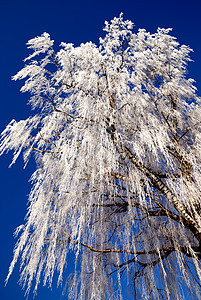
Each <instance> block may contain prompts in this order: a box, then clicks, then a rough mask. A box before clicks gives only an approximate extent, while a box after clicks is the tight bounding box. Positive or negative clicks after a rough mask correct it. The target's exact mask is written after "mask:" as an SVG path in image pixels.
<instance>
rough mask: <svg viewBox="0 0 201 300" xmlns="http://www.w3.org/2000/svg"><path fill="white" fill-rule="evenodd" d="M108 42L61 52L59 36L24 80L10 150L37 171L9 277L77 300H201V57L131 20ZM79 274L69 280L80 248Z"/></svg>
mask: <svg viewBox="0 0 201 300" xmlns="http://www.w3.org/2000/svg"><path fill="white" fill-rule="evenodd" d="M104 31H105V36H104V37H103V38H100V42H99V45H95V44H94V43H92V42H88V43H85V44H81V45H80V46H78V47H75V46H74V45H73V44H71V43H61V45H60V46H61V48H60V50H59V51H58V52H55V50H54V45H53V44H54V41H53V40H51V39H50V36H49V34H48V33H43V34H42V35H41V36H39V37H36V38H33V39H31V40H29V41H28V43H27V46H28V48H29V49H30V50H31V51H32V52H31V54H30V55H29V57H27V58H26V59H25V67H24V68H23V69H22V70H21V71H19V72H18V73H17V74H16V75H15V76H14V77H13V79H14V80H18V79H24V85H23V86H22V88H21V91H22V92H28V93H29V95H30V99H29V104H30V105H31V107H32V114H31V116H30V117H29V118H27V119H26V120H21V121H15V120H12V121H11V122H10V124H9V125H8V126H7V127H6V129H5V130H4V131H3V132H2V135H1V144H0V153H1V154H3V153H4V152H6V151H8V150H13V152H14V155H13V160H12V162H11V165H12V164H14V163H15V161H16V159H17V158H18V156H19V155H20V153H21V152H23V157H24V163H25V165H26V164H27V163H28V161H29V158H30V156H34V158H35V161H36V169H35V172H34V173H33V175H32V177H31V181H32V190H31V191H30V194H29V199H28V201H29V208H28V212H27V215H26V219H25V220H26V221H25V224H24V225H21V226H19V227H18V228H17V230H16V233H19V232H20V236H19V239H18V241H17V243H16V246H15V249H14V256H13V260H12V263H11V265H10V269H9V273H8V277H7V279H6V281H7V280H8V278H9V277H10V275H11V273H12V271H13V268H14V266H15V264H16V262H17V260H18V259H20V262H21V275H20V282H21V284H22V286H23V287H25V288H26V291H27V293H29V291H30V288H31V286H32V283H33V282H34V287H33V291H34V292H36V291H37V288H38V284H39V283H40V281H43V283H44V285H46V284H49V285H51V284H52V280H53V275H54V274H55V273H56V274H57V276H58V284H62V283H63V284H64V285H65V282H66V281H67V284H68V290H67V296H66V297H67V298H68V299H90V300H91V299H94V300H99V299H115V300H116V299H123V298H124V295H125V294H124V293H122V288H124V286H132V285H133V287H134V288H133V290H132V293H133V298H134V299H154V300H156V299H179V300H180V299H187V298H188V299H191V298H192V299H200V279H201V266H200V259H201V200H200V195H201V188H200V187H201V151H200V149H201V127H200V123H201V99H200V98H199V97H198V96H197V94H196V88H195V85H194V80H193V79H191V78H188V76H187V63H188V62H189V61H190V57H189V54H190V52H191V51H192V50H191V49H190V48H189V47H188V46H185V45H180V44H179V42H178V41H177V40H176V38H175V37H173V36H171V35H170V31H171V29H169V28H168V29H163V28H158V30H157V32H156V33H154V34H151V33H149V32H147V31H146V30H145V29H139V30H138V31H135V32H134V31H133V23H132V22H131V21H128V20H124V19H123V15H122V14H121V15H120V16H119V17H118V18H114V19H113V20H111V22H105V27H104ZM71 251H74V253H75V272H74V273H73V274H71V276H70V277H68V278H66V274H67V273H68V255H69V252H71Z"/></svg>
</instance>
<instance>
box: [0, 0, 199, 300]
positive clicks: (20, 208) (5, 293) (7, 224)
mask: <svg viewBox="0 0 201 300" xmlns="http://www.w3.org/2000/svg"><path fill="white" fill-rule="evenodd" d="M120 12H123V13H124V18H126V19H130V20H132V21H133V22H134V23H135V30H137V29H138V28H146V29H147V30H148V31H150V32H151V33H154V32H155V31H156V29H157V27H165V28H167V27H172V28H173V32H172V34H173V35H174V36H176V37H177V38H178V40H179V42H180V43H181V44H187V45H189V46H190V47H191V48H193V49H194V52H193V53H192V55H191V57H192V59H193V60H194V62H192V63H190V66H189V76H190V77H192V78H194V79H195V80H196V82H197V84H196V85H197V88H198V94H199V95H201V73H200V71H201V15H200V12H201V0H191V1H190V0H188V1H187V0H166V1H163V0H122V1H118V0H107V1H106V0H102V1H99V0H98V1H97V0H85V1H80V0H77V1H69V0H57V1H52V0H49V1H46V0H34V1H33V0H32V1H29V0H0V43H1V46H0V92H1V93H0V132H1V131H2V130H3V129H4V128H5V126H6V125H7V124H8V123H9V122H10V121H11V119H13V118H15V119H16V120H20V119H23V118H26V117H27V116H28V115H29V112H30V108H29V107H28V106H27V105H26V101H27V99H28V94H21V93H20V92H19V89H20V86H21V84H22V83H21V82H13V81H11V76H12V75H14V74H15V73H16V72H17V71H18V70H20V69H21V68H22V67H23V59H24V58H25V56H27V54H28V52H27V50H26V47H25V43H26V42H27V40H28V39H30V38H32V37H35V36H38V35H40V34H42V33H43V32H44V31H46V32H48V33H50V35H51V38H52V39H54V40H55V43H56V47H58V45H59V44H60V43H61V42H62V41H64V42H72V43H74V44H75V45H79V44H80V43H81V42H87V41H92V42H96V43H98V38H99V36H103V35H104V33H103V32H102V28H103V26H104V21H105V20H108V21H109V20H110V19H112V18H113V17H115V16H118V15H119V14H120ZM10 162H11V153H9V154H8V155H4V156H3V157H0V191H1V193H0V195H1V200H0V201H1V202H0V230H1V232H0V299H2V300H13V299H15V300H18V299H24V296H23V295H24V292H23V291H22V290H21V288H20V287H19V286H18V284H17V281H18V279H19V273H18V271H19V270H18V269H17V268H16V269H15V271H14V273H13V276H12V277H11V279H10V280H9V282H8V285H7V286H6V287H5V288H4V280H5V277H6V275H7V271H8V267H9V264H10V261H11V258H12V251H13V247H14V245H15V240H14V238H13V231H14V229H15V228H16V227H17V226H19V225H20V224H22V223H23V221H24V216H25V214H26V209H27V204H26V203H27V195H28V193H29V190H30V184H29V183H28V179H29V177H30V175H31V173H32V171H33V164H29V165H28V166H27V168H26V169H25V170H24V169H23V162H22V158H20V159H19V160H18V161H17V163H16V164H15V165H14V166H13V167H12V168H10V169H8V165H9V164H10ZM60 292H61V290H59V291H57V290H55V289H54V290H53V291H51V290H50V289H47V288H43V287H41V288H40V289H39V292H38V295H37V297H36V298H35V299H36V300H42V299H43V300H44V299H50V300H51V299H60ZM30 299H32V295H30Z"/></svg>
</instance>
